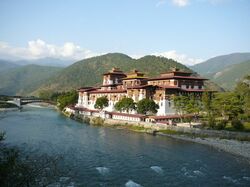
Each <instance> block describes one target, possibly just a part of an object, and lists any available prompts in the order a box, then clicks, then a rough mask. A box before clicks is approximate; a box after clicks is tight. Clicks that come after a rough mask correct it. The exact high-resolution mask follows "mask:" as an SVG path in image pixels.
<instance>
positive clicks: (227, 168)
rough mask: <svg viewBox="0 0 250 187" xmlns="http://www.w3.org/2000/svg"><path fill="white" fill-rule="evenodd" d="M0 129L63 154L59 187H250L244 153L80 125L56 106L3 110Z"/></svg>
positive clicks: (17, 140)
mask: <svg viewBox="0 0 250 187" xmlns="http://www.w3.org/2000/svg"><path fill="white" fill-rule="evenodd" d="M0 130H3V131H5V132H6V135H7V137H6V140H5V142H6V143H8V144H9V145H13V146H18V147H20V148H21V149H23V150H37V152H39V153H41V154H43V153H46V154H48V155H52V156H53V155H62V156H63V160H62V162H63V164H64V167H65V168H67V169H68V170H69V172H68V175H65V176H58V181H57V183H55V184H54V186H60V185H62V186H128V187H130V186H153V187H155V186H209V187H211V186H250V165H249V163H247V162H246V161H245V160H244V159H242V158H240V157H237V156H233V155H230V154H228V153H225V152H222V151H218V150H215V149H213V148H211V147H209V146H204V145H200V144H196V143H191V142H185V141H181V140H176V139H172V138H168V137H161V136H151V135H147V134H143V133H136V132H131V131H127V130H117V129H112V128H105V127H93V126H90V125H87V124H81V123H78V122H76V121H73V120H71V119H68V118H66V117H64V116H63V115H61V114H60V113H58V112H56V111H55V110H53V109H48V108H32V107H24V108H23V110H22V111H21V112H19V111H14V112H6V113H0ZM51 186H53V185H51Z"/></svg>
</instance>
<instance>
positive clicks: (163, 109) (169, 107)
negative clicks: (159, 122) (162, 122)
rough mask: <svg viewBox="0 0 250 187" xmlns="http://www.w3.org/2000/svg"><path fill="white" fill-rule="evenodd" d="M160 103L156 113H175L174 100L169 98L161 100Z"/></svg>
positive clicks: (162, 114)
mask: <svg viewBox="0 0 250 187" xmlns="http://www.w3.org/2000/svg"><path fill="white" fill-rule="evenodd" d="M155 102H156V101H155ZM169 103H170V104H169ZM158 105H159V109H158V112H157V114H156V115H157V116H164V115H170V114H175V109H174V102H173V101H172V100H167V99H164V100H161V101H160V102H159V104H158Z"/></svg>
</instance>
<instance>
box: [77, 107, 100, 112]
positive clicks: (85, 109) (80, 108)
mask: <svg viewBox="0 0 250 187" xmlns="http://www.w3.org/2000/svg"><path fill="white" fill-rule="evenodd" d="M75 109H76V110H78V111H86V112H98V110H92V109H88V108H83V107H75Z"/></svg>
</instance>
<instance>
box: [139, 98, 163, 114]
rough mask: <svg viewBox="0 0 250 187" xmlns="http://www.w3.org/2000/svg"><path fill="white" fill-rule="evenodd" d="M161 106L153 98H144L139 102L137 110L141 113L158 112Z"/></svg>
mask: <svg viewBox="0 0 250 187" xmlns="http://www.w3.org/2000/svg"><path fill="white" fill-rule="evenodd" d="M157 109H159V106H158V105H157V104H156V103H155V102H154V101H153V100H151V99H142V100H140V101H139V102H138V103H137V112H138V113H139V114H148V113H153V114H155V113H157Z"/></svg>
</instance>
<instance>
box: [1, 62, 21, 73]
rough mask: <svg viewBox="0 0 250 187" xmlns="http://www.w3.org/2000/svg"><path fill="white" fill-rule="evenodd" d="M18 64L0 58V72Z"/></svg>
mask: <svg viewBox="0 0 250 187" xmlns="http://www.w3.org/2000/svg"><path fill="white" fill-rule="evenodd" d="M18 66H19V65H17V64H14V63H12V62H9V61H7V60H0V72H3V71H5V70H8V69H11V68H16V67H18Z"/></svg>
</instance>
